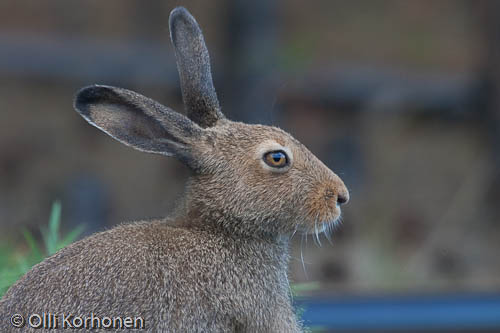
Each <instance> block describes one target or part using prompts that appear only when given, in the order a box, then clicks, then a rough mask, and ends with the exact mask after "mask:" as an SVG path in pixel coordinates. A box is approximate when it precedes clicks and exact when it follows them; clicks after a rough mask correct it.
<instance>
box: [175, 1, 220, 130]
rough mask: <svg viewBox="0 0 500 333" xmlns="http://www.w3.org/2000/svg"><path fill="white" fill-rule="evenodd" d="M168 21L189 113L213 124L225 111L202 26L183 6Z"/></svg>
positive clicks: (201, 122)
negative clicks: (221, 105) (215, 81)
mask: <svg viewBox="0 0 500 333" xmlns="http://www.w3.org/2000/svg"><path fill="white" fill-rule="evenodd" d="M169 23H170V38H171V40H172V44H173V45H174V49H175V57H176V59H177V68H178V70H179V76H180V81H181V89H182V99H183V100H184V105H185V107H186V111H187V115H188V117H189V118H190V119H191V120H193V121H194V122H196V123H197V124H198V125H200V126H201V127H203V128H206V127H211V126H214V125H215V123H216V122H217V121H218V120H219V119H222V118H224V115H223V114H222V112H221V110H220V106H219V100H218V99H217V94H216V93H215V88H214V84H213V82H212V73H211V71H210V58H209V56H208V50H207V47H206V45H205V40H204V39H203V34H202V33H201V29H200V27H199V26H198V23H197V22H196V20H195V19H194V17H193V16H191V14H190V13H189V12H188V11H187V10H186V9H185V8H183V7H177V8H175V9H174V10H172V12H171V13H170V19H169Z"/></svg>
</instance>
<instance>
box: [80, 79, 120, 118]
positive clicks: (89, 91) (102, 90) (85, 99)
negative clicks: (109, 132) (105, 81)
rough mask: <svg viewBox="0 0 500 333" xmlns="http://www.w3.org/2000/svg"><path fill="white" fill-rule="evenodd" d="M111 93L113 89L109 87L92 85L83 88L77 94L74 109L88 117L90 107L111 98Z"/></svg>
mask: <svg viewBox="0 0 500 333" xmlns="http://www.w3.org/2000/svg"><path fill="white" fill-rule="evenodd" d="M110 92H112V89H111V87H109V86H101V85H92V86H87V87H83V88H82V89H80V90H78V92H77V93H76V95H75V100H74V103H73V107H74V108H75V110H76V111H78V112H79V113H80V114H82V115H87V114H88V111H89V106H90V105H92V104H96V103H97V102H99V101H101V100H103V99H104V98H105V97H106V96H109V94H110Z"/></svg>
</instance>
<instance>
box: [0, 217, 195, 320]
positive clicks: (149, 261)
mask: <svg viewBox="0 0 500 333" xmlns="http://www.w3.org/2000/svg"><path fill="white" fill-rule="evenodd" d="M186 233H188V231H187V230H184V229H181V228H175V227H172V226H169V225H168V224H167V223H165V222H164V221H152V222H134V223H129V224H124V225H120V226H117V227H115V228H112V229H110V230H108V231H104V232H100V233H97V234H94V235H91V236H89V237H87V238H84V239H82V240H80V241H77V242H75V243H73V244H71V245H69V246H67V247H65V248H63V249H61V250H60V251H58V252H57V253H56V254H54V255H53V256H51V257H49V258H47V259H45V260H44V261H42V262H41V263H39V264H37V265H35V266H34V267H33V268H32V269H31V270H30V271H29V272H28V273H26V274H25V275H24V276H23V277H22V278H20V279H19V280H18V281H17V282H16V283H15V284H14V285H13V286H12V287H11V288H10V289H9V290H8V292H7V293H6V295H5V296H4V299H3V300H2V301H5V302H6V303H5V304H4V305H7V307H9V305H8V303H12V302H14V303H15V304H14V303H13V304H11V305H15V307H16V308H18V309H23V308H25V309H28V308H32V307H33V306H34V305H36V304H35V303H38V304H39V305H40V306H41V304H43V308H44V309H47V310H53V309H65V310H67V309H68V308H72V307H73V306H75V305H77V306H78V307H79V308H80V307H82V306H83V307H90V308H91V306H93V305H95V306H97V305H98V306H102V305H103V304H104V305H105V304H106V302H107V301H106V300H115V299H123V300H126V299H128V298H131V299H130V301H131V302H135V303H140V301H139V302H138V300H137V299H132V298H134V297H145V298H147V297H148V296H153V295H146V294H145V293H148V292H150V293H155V292H158V289H159V288H160V285H161V284H162V281H163V278H164V276H163V275H164V271H165V262H162V261H165V260H166V258H170V257H172V256H168V255H166V251H169V250H170V251H172V252H174V253H175V252H176V251H178V249H176V246H172V244H171V243H174V241H172V239H173V237H179V238H182V237H183V235H184V234H186ZM185 237H186V238H187V236H185ZM173 257H175V254H174V255H173ZM167 265H168V263H167ZM152 284H157V285H154V286H153V285H152ZM41 289H42V290H43V291H44V292H43V294H44V300H43V301H42V300H41V299H37V297H36V296H34V295H38V294H39V293H40V290H41ZM9 300H11V301H12V302H9ZM0 304H1V303H0ZM78 304H79V305H78ZM85 305H86V306H85ZM42 310H43V309H42Z"/></svg>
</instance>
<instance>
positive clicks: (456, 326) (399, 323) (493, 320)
mask: <svg viewBox="0 0 500 333" xmlns="http://www.w3.org/2000/svg"><path fill="white" fill-rule="evenodd" d="M295 303H296V306H297V307H300V308H302V309H303V310H304V312H303V315H302V318H303V320H304V323H305V324H306V325H307V326H308V327H322V328H327V329H331V330H344V331H345V330H357V331H359V330H363V331H369V330H378V331H384V330H402V329H404V330H408V329H417V330H433V331H436V330H479V329H488V330H490V329H499V330H500V294H497V293H495V294H491V293H484V294H482V293H475V294H440V295H435V294H430V295H405V296H349V297H347V296H338V297H335V298H328V299H326V298H299V299H297V300H296V302H295Z"/></svg>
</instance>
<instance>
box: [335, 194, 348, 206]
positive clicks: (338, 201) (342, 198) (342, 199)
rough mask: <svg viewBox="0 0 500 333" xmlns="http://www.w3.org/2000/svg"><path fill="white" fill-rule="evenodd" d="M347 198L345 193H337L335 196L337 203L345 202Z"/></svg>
mask: <svg viewBox="0 0 500 333" xmlns="http://www.w3.org/2000/svg"><path fill="white" fill-rule="evenodd" d="M348 200H349V199H348V198H347V195H345V194H339V195H338V196H337V203H338V204H339V205H342V204H345V203H346V202H347V201H348Z"/></svg>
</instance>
